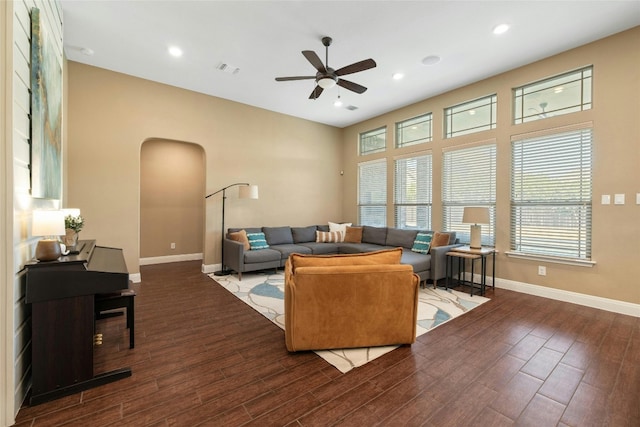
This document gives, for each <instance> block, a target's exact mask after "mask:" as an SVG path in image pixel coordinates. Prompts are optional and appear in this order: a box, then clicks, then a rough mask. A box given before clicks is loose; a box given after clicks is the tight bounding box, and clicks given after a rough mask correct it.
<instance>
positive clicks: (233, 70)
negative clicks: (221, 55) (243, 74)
mask: <svg viewBox="0 0 640 427" xmlns="http://www.w3.org/2000/svg"><path fill="white" fill-rule="evenodd" d="M216 70H220V71H222V72H225V73H227V74H238V73H239V72H240V68H238V67H236V66H235V65H231V64H225V63H224V62H221V63H220V64H218V66H217V67H216Z"/></svg>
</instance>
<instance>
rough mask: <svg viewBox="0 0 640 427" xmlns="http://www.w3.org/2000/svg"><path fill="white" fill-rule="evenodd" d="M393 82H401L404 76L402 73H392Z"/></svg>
mask: <svg viewBox="0 0 640 427" xmlns="http://www.w3.org/2000/svg"><path fill="white" fill-rule="evenodd" d="M391 77H393V80H402V79H403V78H404V74H402V73H393V76H391Z"/></svg>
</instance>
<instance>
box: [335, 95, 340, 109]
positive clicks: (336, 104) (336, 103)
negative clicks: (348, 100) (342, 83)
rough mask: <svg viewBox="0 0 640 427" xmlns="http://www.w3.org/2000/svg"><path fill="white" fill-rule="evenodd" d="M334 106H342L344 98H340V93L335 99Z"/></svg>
mask: <svg viewBox="0 0 640 427" xmlns="http://www.w3.org/2000/svg"><path fill="white" fill-rule="evenodd" d="M333 106H334V107H342V100H341V99H340V95H338V99H336V100H335V101H333Z"/></svg>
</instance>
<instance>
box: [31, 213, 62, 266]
mask: <svg viewBox="0 0 640 427" xmlns="http://www.w3.org/2000/svg"><path fill="white" fill-rule="evenodd" d="M32 215H33V216H32V223H31V235H32V236H44V238H43V239H41V240H40V241H39V242H38V245H37V246H36V259H37V260H38V261H54V260H56V259H58V258H60V255H62V250H61V248H60V241H59V240H58V236H60V235H63V234H64V233H65V230H64V212H62V211H56V210H34V211H33V213H32Z"/></svg>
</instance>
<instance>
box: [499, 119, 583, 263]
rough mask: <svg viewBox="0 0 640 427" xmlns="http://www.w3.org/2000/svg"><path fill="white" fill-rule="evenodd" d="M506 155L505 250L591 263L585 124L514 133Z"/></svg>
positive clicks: (513, 253) (570, 261)
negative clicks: (508, 200)
mask: <svg viewBox="0 0 640 427" xmlns="http://www.w3.org/2000/svg"><path fill="white" fill-rule="evenodd" d="M511 157H512V159H511V163H512V165H511V208H510V209H511V214H510V217H511V238H510V251H509V252H508V255H510V256H519V257H531V258H537V259H547V260H549V261H551V262H560V263H567V264H573V265H585V266H592V265H593V264H594V262H593V260H592V259H591V255H592V254H591V233H592V229H591V227H592V192H593V188H592V179H593V164H592V163H593V129H592V127H591V125H590V124H581V125H576V126H571V127H567V128H563V129H555V130H553V132H551V131H544V132H538V133H535V134H528V135H520V136H518V135H516V136H514V137H512V154H511ZM527 218H528V220H527ZM534 222H535V223H534Z"/></svg>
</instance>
